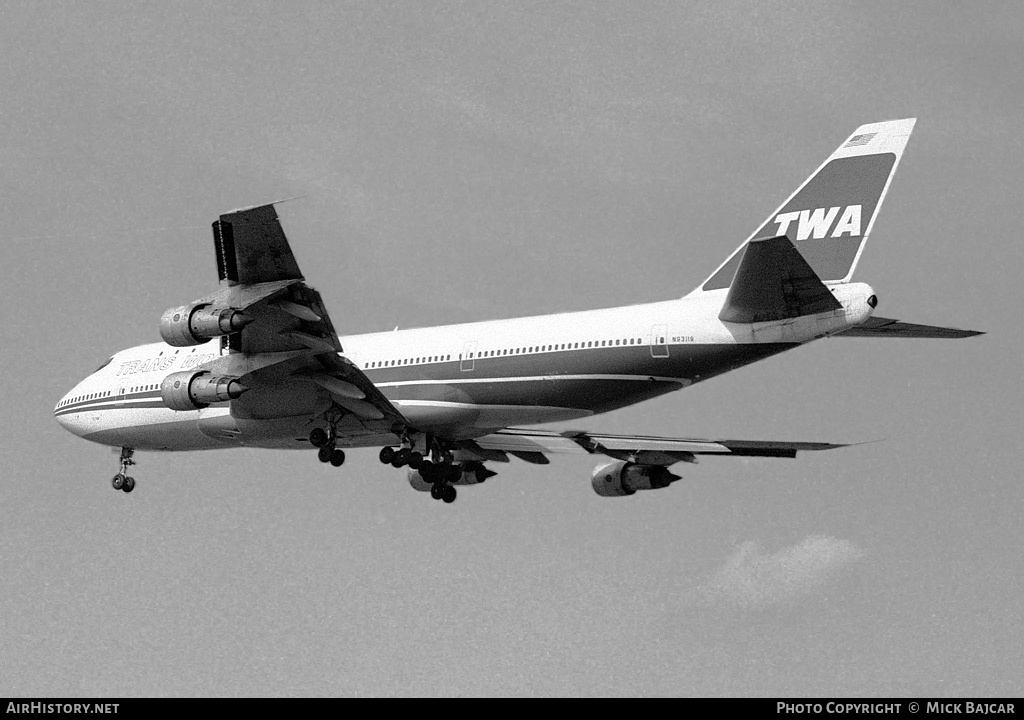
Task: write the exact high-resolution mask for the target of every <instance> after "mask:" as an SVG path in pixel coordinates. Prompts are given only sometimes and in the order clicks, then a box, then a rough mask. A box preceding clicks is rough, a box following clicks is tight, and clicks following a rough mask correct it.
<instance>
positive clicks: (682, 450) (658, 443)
mask: <svg viewBox="0 0 1024 720" xmlns="http://www.w3.org/2000/svg"><path fill="white" fill-rule="evenodd" d="M475 442H476V443H477V444H479V445H480V446H481V447H483V448H487V449H493V450H504V451H506V452H508V453H510V454H512V455H514V456H516V457H519V456H520V455H521V454H527V453H531V454H532V453H569V454H580V453H586V454H590V455H606V456H608V457H612V458H615V459H617V460H629V461H631V462H640V463H643V464H647V465H665V466H668V465H672V464H674V463H677V462H696V458H695V456H696V455H734V456H739V457H776V458H777V457H787V458H792V457H796V454H797V452H805V451H818V450H834V449H836V448H841V447H846V445H845V444H837V443H822V442H783V441H777V440H705V439H700V438H667V437H657V436H648V435H606V434H601V433H592V432H583V431H573V430H571V431H566V432H563V433H556V432H552V431H548V430H530V429H528V428H507V429H505V430H499V431H498V432H495V433H492V434H490V435H486V436H484V437H480V438H476V439H475Z"/></svg>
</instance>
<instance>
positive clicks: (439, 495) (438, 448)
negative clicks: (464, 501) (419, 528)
mask: <svg viewBox="0 0 1024 720" xmlns="http://www.w3.org/2000/svg"><path fill="white" fill-rule="evenodd" d="M395 434H396V435H399V434H400V435H401V437H402V447H401V448H399V449H397V450H396V449H395V448H392V447H383V448H381V450H380V461H381V462H382V463H383V464H385V465H391V466H392V467H394V468H400V467H403V466H405V465H408V466H409V467H410V468H412V469H413V470H417V471H419V474H420V477H422V478H423V479H424V480H425V481H426V482H428V483H430V484H431V486H432V487H431V488H430V497H432V498H434V499H435V500H443V501H444V502H446V503H453V502H455V498H456V497H457V496H458V492H457V491H456V490H455V488H454V487H453V486H452V483H456V482H458V481H459V479H460V478H461V477H462V472H463V468H462V466H461V465H459V464H457V463H456V462H455V455H454V454H453V453H452V451H451V448H449V447H447V446H446V445H443V444H442V443H441V442H440V441H439V440H438V439H437V438H435V437H432V436H431V435H429V434H428V435H427V444H426V455H424V454H423V453H421V452H419V451H418V450H415V449H414V448H415V443H414V442H413V441H412V440H411V439H410V438H409V436H408V434H407V433H405V432H402V433H399V432H396V433H395Z"/></svg>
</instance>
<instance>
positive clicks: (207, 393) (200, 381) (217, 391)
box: [160, 370, 249, 410]
mask: <svg viewBox="0 0 1024 720" xmlns="http://www.w3.org/2000/svg"><path fill="white" fill-rule="evenodd" d="M248 389H249V388H247V387H245V386H244V385H242V383H240V382H238V381H237V380H236V379H234V378H228V377H218V376H217V375H213V374H211V373H208V372H190V371H188V370H186V371H184V372H176V373H171V374H170V375H168V376H167V377H165V378H164V381H163V382H162V383H160V396H161V398H163V401H164V405H166V406H167V407H169V408H170V409H171V410H199V409H201V408H204V407H207V406H208V405H211V404H213V403H216V402H225V401H227V400H235V399H237V398H238V397H240V396H241V395H242V393H244V392H245V391H246V390H248Z"/></svg>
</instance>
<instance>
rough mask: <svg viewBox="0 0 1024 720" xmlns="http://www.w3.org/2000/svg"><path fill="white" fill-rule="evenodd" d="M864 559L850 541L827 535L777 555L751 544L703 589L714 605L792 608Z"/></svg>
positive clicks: (730, 559) (745, 546)
mask: <svg viewBox="0 0 1024 720" xmlns="http://www.w3.org/2000/svg"><path fill="white" fill-rule="evenodd" d="M862 555H863V552H862V551H860V550H859V549H857V548H856V547H854V546H853V544H851V543H849V542H847V541H846V540H837V539H836V538H831V537H825V536H823V535H810V536H808V537H806V538H804V539H803V540H802V541H800V542H799V543H797V544H796V545H791V546H790V547H785V548H782V549H781V550H779V551H778V552H776V553H774V554H771V555H769V554H766V553H765V552H764V550H762V548H761V546H760V545H758V544H757V543H755V542H746V543H743V544H742V545H741V546H740V547H739V548H738V549H737V550H736V552H735V553H733V555H732V557H730V558H729V559H728V560H727V561H726V563H725V565H724V566H723V567H722V568H721V569H720V570H719V571H718V572H716V573H715V575H714V576H713V577H712V578H711V580H709V581H708V582H707V583H705V584H704V586H703V587H702V590H703V593H704V595H705V596H706V597H707V598H708V599H710V600H712V601H713V602H716V603H725V604H730V605H736V606H739V607H742V608H766V607H780V606H785V605H790V604H792V603H794V602H797V601H799V600H801V599H803V598H805V597H808V596H810V595H812V594H813V593H814V592H815V591H817V590H819V589H821V588H822V587H823V586H824V585H826V584H827V583H828V582H829V581H830V580H832V579H834V578H835V577H836V575H837V574H838V572H839V571H840V570H841V569H842V568H844V567H846V566H847V565H849V564H850V563H852V562H853V561H855V560H857V559H858V558H860V557H861V556H862Z"/></svg>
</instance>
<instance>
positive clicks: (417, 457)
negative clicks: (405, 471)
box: [408, 451, 423, 470]
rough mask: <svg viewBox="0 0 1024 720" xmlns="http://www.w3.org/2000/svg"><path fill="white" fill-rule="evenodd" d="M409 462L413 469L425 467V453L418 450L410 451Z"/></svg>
mask: <svg viewBox="0 0 1024 720" xmlns="http://www.w3.org/2000/svg"><path fill="white" fill-rule="evenodd" d="M408 463H409V467H411V468H412V469H413V470H419V469H420V468H421V467H423V453H421V452H416V451H413V452H411V453H409V460H408Z"/></svg>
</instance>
